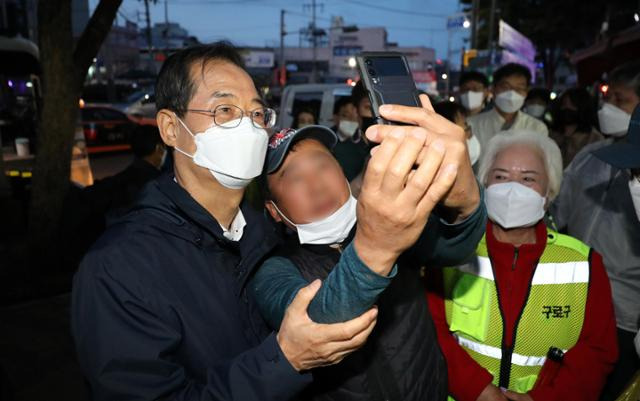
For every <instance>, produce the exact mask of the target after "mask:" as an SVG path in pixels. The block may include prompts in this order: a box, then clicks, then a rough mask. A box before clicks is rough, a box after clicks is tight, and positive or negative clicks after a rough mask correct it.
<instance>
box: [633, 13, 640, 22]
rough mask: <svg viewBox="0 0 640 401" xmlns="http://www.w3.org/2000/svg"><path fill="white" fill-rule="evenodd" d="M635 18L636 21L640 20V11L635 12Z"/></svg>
mask: <svg viewBox="0 0 640 401" xmlns="http://www.w3.org/2000/svg"><path fill="white" fill-rule="evenodd" d="M633 19H634V20H635V21H636V22H640V15H638V13H635V14H633Z"/></svg>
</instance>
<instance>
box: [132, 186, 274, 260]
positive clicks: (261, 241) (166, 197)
mask: <svg viewBox="0 0 640 401" xmlns="http://www.w3.org/2000/svg"><path fill="white" fill-rule="evenodd" d="M136 209H137V210H138V211H140V210H145V211H146V212H150V213H152V214H157V215H158V219H155V220H159V221H158V223H157V224H156V225H159V226H160V227H159V228H160V229H162V230H163V231H169V233H171V234H173V235H177V236H180V237H183V238H185V239H187V240H190V241H192V242H195V243H196V245H201V244H203V242H204V241H205V238H203V237H207V236H208V237H209V238H211V239H212V240H213V241H215V242H217V243H218V244H219V246H221V247H223V248H226V249H228V250H231V251H235V252H238V251H239V252H240V255H241V257H242V259H243V260H245V259H252V258H253V257H255V255H258V254H260V256H262V255H264V254H266V253H267V252H268V251H269V250H271V249H272V248H273V247H275V245H276V244H277V242H278V241H277V237H276V236H275V234H274V230H273V228H272V227H271V226H270V225H268V224H267V223H266V221H265V219H264V217H263V216H262V215H261V214H259V213H258V212H256V211H255V210H253V209H252V208H251V207H250V206H249V205H248V204H247V202H246V201H243V202H242V203H241V205H240V210H242V214H243V215H244V218H245V220H246V223H247V225H246V227H245V230H244V234H243V236H242V238H241V239H240V241H238V242H234V241H231V240H228V239H227V238H225V237H224V236H223V234H222V233H223V231H222V227H220V224H219V223H218V221H217V220H216V219H215V218H214V217H213V216H212V215H211V214H210V213H209V212H208V211H207V210H206V209H205V208H204V207H202V205H200V204H199V203H198V202H197V201H196V200H195V199H193V197H192V196H191V195H190V194H189V193H188V192H187V191H186V190H185V189H184V188H182V187H181V186H180V185H179V184H178V183H176V182H175V180H174V175H173V173H166V174H163V175H161V176H160V177H158V178H157V179H156V180H155V181H154V182H153V184H152V185H150V186H149V187H148V188H147V191H146V192H145V194H144V195H143V197H142V199H141V201H140V203H139V204H138V206H137V207H136Z"/></svg>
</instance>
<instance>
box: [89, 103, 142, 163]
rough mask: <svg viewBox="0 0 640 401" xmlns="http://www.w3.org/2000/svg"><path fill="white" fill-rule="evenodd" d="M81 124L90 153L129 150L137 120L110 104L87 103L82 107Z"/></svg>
mask: <svg viewBox="0 0 640 401" xmlns="http://www.w3.org/2000/svg"><path fill="white" fill-rule="evenodd" d="M80 124H81V125H82V128H83V130H84V137H85V140H86V143H87V148H88V149H89V153H96V152H101V151H115V150H127V149H129V148H130V146H129V137H130V135H131V133H132V132H133V130H134V129H135V127H136V121H134V119H133V118H130V117H129V116H127V115H126V114H125V113H123V112H121V111H120V110H118V109H116V108H115V107H113V106H110V105H103V104H86V105H84V107H82V108H81V109H80Z"/></svg>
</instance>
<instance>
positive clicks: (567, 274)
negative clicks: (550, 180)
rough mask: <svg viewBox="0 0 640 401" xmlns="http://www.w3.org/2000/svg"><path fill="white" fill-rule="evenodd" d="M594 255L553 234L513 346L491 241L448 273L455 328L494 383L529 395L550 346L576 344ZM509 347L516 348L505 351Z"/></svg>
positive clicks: (450, 313)
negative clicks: (491, 255) (504, 323)
mask: <svg viewBox="0 0 640 401" xmlns="http://www.w3.org/2000/svg"><path fill="white" fill-rule="evenodd" d="M589 253H590V249H589V247H587V246H586V245H584V244H583V243H581V242H580V241H578V240H575V239H573V238H571V237H568V236H565V235H561V234H558V233H556V232H554V231H551V230H548V237H547V246H546V247H545V250H544V252H543V254H542V255H541V256H540V260H539V263H538V265H537V266H536V268H535V272H534V275H533V278H532V279H531V283H530V287H529V293H528V297H527V300H526V303H525V305H524V307H523V310H522V311H521V316H520V318H519V320H517V326H516V327H515V330H514V339H513V342H512V341H511V339H509V340H508V341H503V340H505V339H503V336H504V331H503V327H502V311H501V310H500V304H499V301H498V295H499V294H498V293H497V288H496V285H495V282H494V275H493V268H492V266H491V260H490V259H489V257H488V255H489V250H488V249H487V246H486V238H483V239H482V240H481V241H480V243H479V244H478V248H477V250H476V255H477V257H476V258H475V259H474V260H473V262H472V263H469V264H466V265H463V266H457V267H454V268H445V269H444V275H443V278H444V290H445V294H444V295H445V310H446V318H447V323H448V324H449V329H450V330H451V332H452V333H453V335H454V336H455V337H456V339H457V341H458V343H459V344H460V345H461V346H462V347H463V348H464V349H465V350H466V351H467V352H468V353H469V355H470V356H471V357H472V358H473V359H474V360H476V362H478V363H479V364H480V365H481V366H483V367H484V368H485V369H487V370H488V371H489V372H490V373H491V374H492V375H493V377H494V381H493V382H494V384H496V385H498V384H499V383H501V385H504V386H505V387H509V389H511V390H515V391H518V392H527V391H529V390H530V389H531V388H532V387H533V385H534V384H535V379H536V377H537V374H538V372H539V370H540V368H541V366H542V365H543V364H544V361H545V360H546V353H547V351H548V349H549V347H550V346H554V347H558V348H561V349H564V350H567V349H570V348H571V347H573V346H574V345H575V343H576V342H577V340H578V338H579V335H580V332H581V330H582V324H583V322H584V312H585V311H584V308H585V306H586V298H587V292H588V285H589V276H590V266H589ZM505 343H512V344H514V345H513V347H512V348H504V349H503V348H502V347H503V346H504V344H505ZM503 358H505V360H504V361H503V360H502V359H503ZM501 375H504V377H501Z"/></svg>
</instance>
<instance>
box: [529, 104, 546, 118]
mask: <svg viewBox="0 0 640 401" xmlns="http://www.w3.org/2000/svg"><path fill="white" fill-rule="evenodd" d="M546 109H547V108H546V107H544V106H543V105H541V104H530V105H527V106H525V107H524V111H525V113H527V114H528V115H530V116H532V117H535V118H542V116H543V115H544V112H545V110H546Z"/></svg>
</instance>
